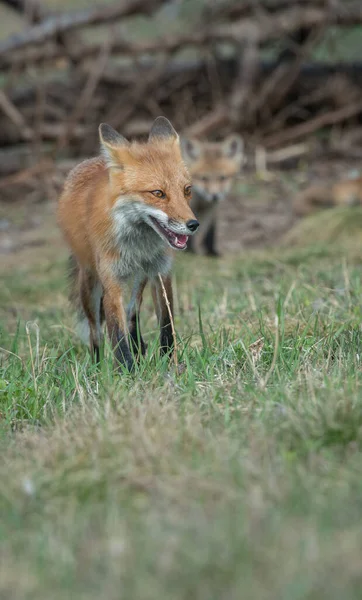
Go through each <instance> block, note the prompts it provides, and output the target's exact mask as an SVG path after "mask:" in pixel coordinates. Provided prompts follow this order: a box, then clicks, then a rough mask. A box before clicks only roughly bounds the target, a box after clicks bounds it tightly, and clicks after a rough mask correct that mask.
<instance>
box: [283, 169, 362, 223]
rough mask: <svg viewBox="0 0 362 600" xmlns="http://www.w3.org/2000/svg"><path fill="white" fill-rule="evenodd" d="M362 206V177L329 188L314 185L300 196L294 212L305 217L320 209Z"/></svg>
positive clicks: (295, 202)
mask: <svg viewBox="0 0 362 600" xmlns="http://www.w3.org/2000/svg"><path fill="white" fill-rule="evenodd" d="M358 204H361V205H362V177H359V178H357V179H345V180H342V181H339V182H338V183H335V184H333V185H329V186H321V185H314V186H311V187H309V188H308V189H306V190H305V191H304V192H301V193H300V194H298V196H297V197H296V198H295V200H294V203H293V208H294V212H295V213H296V214H297V215H300V216H305V215H308V214H310V213H312V212H314V211H315V210H318V209H319V208H328V207H333V206H355V205H358Z"/></svg>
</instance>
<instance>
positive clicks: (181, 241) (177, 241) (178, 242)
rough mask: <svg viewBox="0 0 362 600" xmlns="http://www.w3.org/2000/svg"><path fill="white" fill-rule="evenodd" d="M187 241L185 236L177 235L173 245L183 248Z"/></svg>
mask: <svg viewBox="0 0 362 600" xmlns="http://www.w3.org/2000/svg"><path fill="white" fill-rule="evenodd" d="M187 240H188V236H187V235H177V236H176V238H175V244H176V246H179V247H180V248H183V247H184V246H185V245H186V243H187Z"/></svg>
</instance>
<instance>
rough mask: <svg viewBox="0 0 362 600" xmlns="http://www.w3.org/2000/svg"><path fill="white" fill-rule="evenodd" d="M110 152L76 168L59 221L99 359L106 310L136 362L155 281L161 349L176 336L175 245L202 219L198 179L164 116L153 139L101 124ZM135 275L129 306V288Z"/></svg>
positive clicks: (122, 347)
mask: <svg viewBox="0 0 362 600" xmlns="http://www.w3.org/2000/svg"><path fill="white" fill-rule="evenodd" d="M99 133H100V141H101V150H102V156H101V157H97V158H93V159H90V160H86V161H84V162H82V163H81V164H80V165H78V166H77V167H76V168H75V169H74V170H73V171H72V172H71V173H70V174H69V176H68V179H67V181H66V183H65V187H64V191H63V194H62V195H61V197H60V200H59V205H58V221H59V224H60V227H61V229H62V231H63V233H64V236H65V239H66V240H67V242H68V244H69V246H70V248H71V251H72V256H73V258H72V276H73V298H75V299H77V301H78V305H79V307H80V311H81V313H82V316H83V318H84V319H85V321H86V323H87V324H88V327H89V341H90V346H91V350H92V352H93V353H94V354H95V357H96V359H97V361H98V360H99V346H100V343H101V325H102V318H103V314H104V316H105V319H106V323H107V329H108V333H109V337H110V339H111V343H112V347H113V348H114V352H115V357H116V359H117V361H118V363H121V364H122V365H124V366H125V367H127V368H128V369H132V367H133V363H134V355H135V353H136V354H139V353H144V351H145V344H144V342H143V340H142V337H141V335H140V332H139V328H138V314H139V310H140V306H141V302H142V295H143V291H144V288H145V286H146V283H147V281H150V282H151V284H152V294H153V299H154V304H155V308H156V313H157V316H158V320H159V323H160V327H161V349H162V351H163V352H167V351H168V350H169V349H170V348H171V347H172V343H173V339H172V331H171V323H170V317H169V313H168V309H167V306H166V303H165V300H164V297H163V294H162V289H161V288H160V285H161V284H160V281H159V278H158V275H159V274H161V275H162V277H163V282H164V286H165V288H166V292H167V296H168V299H169V302H170V305H171V310H172V287H171V279H170V269H171V258H170V252H169V249H170V248H174V249H179V250H184V249H185V248H186V245H187V241H188V238H189V236H190V235H192V234H193V233H195V231H196V230H197V228H198V225H199V224H198V221H197V220H196V219H195V216H194V214H193V212H192V210H191V209H190V206H189V203H190V199H191V183H190V176H189V173H188V171H187V168H186V165H185V163H184V162H183V160H182V156H181V149H180V143H179V137H178V135H177V133H176V131H175V130H174V128H173V127H172V125H171V123H170V122H169V121H168V120H167V119H165V118H163V117H159V118H158V119H156V121H155V122H154V124H153V126H152V129H151V132H150V135H149V139H148V142H147V143H143V144H141V143H137V142H133V143H129V142H128V141H127V140H126V139H125V138H124V137H122V136H121V135H119V134H118V133H117V132H116V131H114V129H112V127H110V126H109V125H105V124H103V125H101V126H100V128H99ZM129 280H132V283H133V291H132V297H131V302H130V305H129V307H128V311H127V314H126V312H125V308H124V288H125V285H126V283H127V282H128V281H129Z"/></svg>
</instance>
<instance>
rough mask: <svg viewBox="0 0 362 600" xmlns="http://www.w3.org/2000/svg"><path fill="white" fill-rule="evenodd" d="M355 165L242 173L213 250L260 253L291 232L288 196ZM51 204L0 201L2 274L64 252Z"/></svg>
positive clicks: (223, 209) (350, 173)
mask: <svg viewBox="0 0 362 600" xmlns="http://www.w3.org/2000/svg"><path fill="white" fill-rule="evenodd" d="M359 167H360V165H359V163H358V162H357V161H351V160H350V161H348V162H346V161H330V160H328V161H319V162H317V163H314V164H311V165H305V166H304V167H303V168H299V169H298V170H290V171H279V172H277V171H273V172H271V171H270V172H266V173H262V174H260V175H257V174H255V173H246V174H245V175H243V176H241V177H240V179H239V180H238V181H237V182H236V185H235V189H234V191H233V193H232V195H231V196H230V197H229V198H228V199H227V200H226V201H225V203H224V206H220V211H219V222H218V246H219V249H220V251H221V252H222V253H224V254H228V253H232V254H234V253H239V252H240V251H242V250H243V249H248V248H265V247H268V246H274V245H276V244H278V242H280V241H281V239H282V238H283V236H284V235H285V233H286V232H287V231H288V230H289V229H290V228H291V227H293V225H294V224H295V222H296V217H295V215H294V214H293V211H292V200H293V197H294V195H295V194H296V193H297V192H298V191H300V190H301V189H304V188H306V187H307V186H308V185H310V184H311V183H316V182H318V183H321V184H323V183H326V184H327V183H329V182H331V181H336V180H338V179H340V178H344V177H354V176H356V175H358V174H359ZM55 206H56V201H55V200H54V201H52V202H50V201H48V202H47V201H41V202H40V201H34V199H32V198H29V197H27V196H25V197H22V198H21V199H16V200H13V201H12V202H11V203H10V202H8V201H7V202H1V201H0V261H1V264H2V265H4V267H5V268H6V270H9V269H12V268H14V267H17V266H21V264H22V263H24V262H33V261H35V262H37V261H38V260H39V257H40V255H41V257H42V262H43V261H44V259H45V257H46V259H47V260H48V261H49V262H50V263H51V261H52V260H55V259H56V258H59V256H61V255H62V253H64V254H65V252H66V249H65V246H64V243H63V241H62V238H61V235H60V233H59V231H58V229H57V226H56V221H55Z"/></svg>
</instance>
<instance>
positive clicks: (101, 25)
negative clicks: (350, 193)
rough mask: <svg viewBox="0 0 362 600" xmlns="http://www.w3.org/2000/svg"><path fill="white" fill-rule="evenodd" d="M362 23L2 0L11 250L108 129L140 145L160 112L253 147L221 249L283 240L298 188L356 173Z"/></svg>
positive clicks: (4, 166) (246, 7)
mask: <svg viewBox="0 0 362 600" xmlns="http://www.w3.org/2000/svg"><path fill="white" fill-rule="evenodd" d="M361 23H362V4H361V2H359V1H355V0H354V1H353V0H351V1H349V0H214V1H211V0H119V1H116V2H114V1H108V0H103V1H102V0H100V1H98V2H93V1H89V0H73V1H70V0H69V1H62V2H61V1H59V0H58V1H57V0H1V1H0V68H1V79H0V210H1V212H0V218H1V221H0V225H1V232H0V234H2V235H1V243H0V251H2V253H9V252H10V251H11V250H13V249H14V248H16V247H17V245H18V242H17V240H16V235H17V233H18V230H17V229H16V219H15V220H14V218H13V215H12V211H13V210H15V211H16V215H17V218H18V217H19V215H20V214H24V218H25V221H24V220H23V221H22V223H21V227H22V230H23V232H24V231H26V230H27V228H28V230H30V229H34V227H35V225H34V222H35V224H36V223H37V222H39V219H40V220H41V219H43V221H44V218H45V215H46V211H47V208H46V207H47V206H48V205H47V204H46V203H49V202H50V203H51V202H53V203H54V202H55V200H56V198H57V196H58V194H59V190H60V188H61V185H62V183H63V181H64V177H65V175H66V173H67V172H68V171H69V169H70V168H71V167H72V166H73V164H75V163H76V162H78V161H79V160H80V159H81V158H83V157H88V156H91V155H94V154H95V153H97V152H98V132H97V128H98V125H99V123H100V122H101V121H103V122H108V123H110V124H111V125H113V127H115V128H116V129H118V130H119V131H121V132H122V133H123V134H124V135H126V136H136V137H137V136H144V135H145V134H146V133H147V131H148V129H149V127H150V123H151V122H152V120H153V119H154V118H155V117H157V116H158V115H161V114H162V115H165V116H167V117H168V118H169V119H171V120H172V122H173V124H174V126H175V127H176V128H177V130H178V131H180V132H182V133H183V134H185V135H189V136H193V137H198V138H201V139H204V138H207V139H216V140H217V139H222V138H223V137H225V135H227V134H228V133H230V132H233V131H237V132H239V133H241V134H242V135H243V136H244V138H245V141H246V149H247V156H248V162H247V166H246V168H245V169H244V171H243V173H242V174H241V177H240V178H239V182H238V184H237V186H236V188H235V192H234V195H232V197H231V198H230V199H229V201H228V202H227V204H226V205H225V211H224V214H223V223H221V226H220V234H219V235H220V239H221V242H220V243H221V247H222V248H223V249H224V250H226V251H231V252H237V251H239V250H240V248H243V247H248V246H251V247H255V246H259V245H268V244H271V243H274V242H275V241H277V240H279V239H280V238H281V237H282V236H283V235H284V234H285V233H286V232H287V231H288V230H289V229H290V228H291V227H293V226H294V224H295V219H296V217H295V215H294V213H293V211H292V209H291V199H292V198H293V196H294V195H295V193H296V192H297V191H298V190H299V189H300V187H303V186H304V185H305V184H306V183H309V182H313V181H314V180H318V181H320V180H321V179H322V180H326V181H329V180H333V178H336V177H339V176H341V177H342V176H343V177H350V176H352V177H354V176H355V175H356V174H358V169H359V162H360V159H361V156H362V127H361V116H362V97H361V87H362V61H360V54H361V51H362V28H361ZM265 182H267V183H268V185H267V186H265V185H264V184H265ZM260 184H262V185H260ZM39 202H42V203H43V204H42V208H41V210H40V211H39V209H37V206H38V203H39ZM24 203H25V207H26V209H25V212H24V211H23V213H21V210H20V208H21V207H23V205H24ZM30 207H33V208H30ZM37 211H38V212H40V214H38V215H37ZM34 220H35V221H34ZM43 221H42V222H43ZM226 228H227V229H228V235H227V236H226V235H225V231H226ZM18 229H19V228H18ZM48 230H49V229H48ZM42 236H43V238H42V239H44V232H43V234H42ZM25 237H26V236H25ZM33 237H34V235H33V233H31V234H30V240H28V242H29V241H30V242H31V243H35V244H36V243H40V242H39V240H38V242H37V241H36V240H34V239H33ZM19 243H20V242H19ZM26 243H27V241H26V239H25V238H24V235H23V236H22V242H21V244H20V245H23V244H26Z"/></svg>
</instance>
